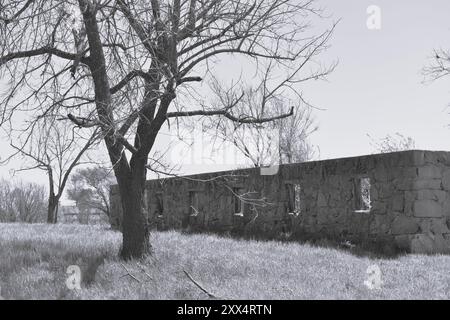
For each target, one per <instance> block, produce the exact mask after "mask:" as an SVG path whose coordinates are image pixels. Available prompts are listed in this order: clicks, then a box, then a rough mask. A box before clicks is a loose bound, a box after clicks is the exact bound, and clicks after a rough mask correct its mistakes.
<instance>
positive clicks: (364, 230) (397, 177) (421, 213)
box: [111, 150, 450, 253]
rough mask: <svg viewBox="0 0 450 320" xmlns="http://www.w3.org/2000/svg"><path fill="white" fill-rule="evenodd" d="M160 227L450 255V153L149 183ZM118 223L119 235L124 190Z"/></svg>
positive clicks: (115, 216)
mask: <svg viewBox="0 0 450 320" xmlns="http://www.w3.org/2000/svg"><path fill="white" fill-rule="evenodd" d="M145 199H146V203H145V206H146V207H145V212H146V213H147V217H148V223H149V224H150V225H151V226H152V227H153V228H156V229H159V230H166V229H179V230H183V229H189V230H194V231H199V232H219V233H227V234H231V235H238V236H244V235H246V236H258V237H262V238H267V239H274V238H280V237H282V236H289V237H296V236H298V237H303V238H305V237H306V238H308V237H320V238H330V239H339V240H342V241H352V242H365V241H372V242H380V243H381V242H383V243H389V244H392V246H395V248H396V249H399V250H402V251H406V252H413V253H448V252H449V251H450V230H449V228H450V152H436V151H419V150H414V151H403V152H395V153H386V154H375V155H367V156H360V157H351V158H342V159H332V160H324V161H312V162H305V163H299V164H287V165H281V166H280V167H279V170H278V172H277V173H276V174H274V175H261V170H260V169H258V168H252V169H243V170H235V171H226V172H214V173H206V174H199V175H191V176H185V177H174V178H167V179H160V180H149V181H147V184H146V193H145ZM111 210H112V215H111V224H112V225H113V227H116V228H119V229H120V223H121V212H122V210H121V206H120V197H119V194H118V189H117V186H112V187H111Z"/></svg>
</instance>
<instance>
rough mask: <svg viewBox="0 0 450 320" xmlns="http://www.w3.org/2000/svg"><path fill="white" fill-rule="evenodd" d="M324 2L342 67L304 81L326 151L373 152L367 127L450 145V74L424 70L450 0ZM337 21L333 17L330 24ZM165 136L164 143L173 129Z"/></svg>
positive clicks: (378, 134) (430, 144) (186, 160)
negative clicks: (438, 76) (372, 11)
mask: <svg viewBox="0 0 450 320" xmlns="http://www.w3.org/2000/svg"><path fill="white" fill-rule="evenodd" d="M319 3H320V4H321V5H322V6H324V7H325V8H326V10H327V12H328V13H329V14H332V16H333V19H335V20H337V19H339V18H341V22H340V23H339V25H338V27H337V29H336V31H335V34H334V36H333V38H332V40H331V48H330V49H329V50H328V51H327V52H326V53H325V54H324V55H322V61H324V62H332V61H334V60H337V59H338V60H339V65H338V67H337V69H336V70H335V71H334V73H333V74H331V75H330V76H329V78H328V81H327V82H324V81H315V82H313V83H309V84H306V85H304V86H303V87H302V88H301V90H302V91H303V93H304V95H305V97H306V98H307V99H308V100H309V101H310V102H312V103H313V104H314V105H316V106H318V107H320V108H323V109H325V110H324V111H319V110H317V111H314V114H315V117H316V119H317V122H318V123H319V126H320V128H319V131H318V132H316V133H315V134H314V135H313V136H312V137H311V141H312V143H313V144H316V145H318V146H319V147H320V158H321V159H327V158H338V157H345V156H354V155H362V154H369V153H372V152H373V151H374V150H373V147H372V146H371V145H370V139H369V138H368V137H367V134H370V135H371V136H372V137H373V138H375V139H378V138H382V137H384V136H386V135H387V134H394V133H396V132H400V133H401V134H403V135H405V136H411V137H412V138H414V139H415V141H416V147H417V149H427V150H450V139H449V138H450V130H449V128H448V127H447V125H448V124H450V116H449V115H448V110H447V105H448V103H449V102H450V78H449V79H443V80H440V81H439V82H434V83H431V84H427V85H425V84H423V83H422V80H423V79H422V75H421V69H422V68H423V66H425V65H426V64H427V63H428V62H429V61H430V60H429V57H431V56H432V54H433V49H435V48H449V49H450V41H448V39H449V38H450V20H449V19H448V13H449V12H450V1H448V0H431V1H419V0H414V1H411V0H409V1H408V0H379V1H375V0H373V1H366V0H339V1H335V0H320V1H319ZM369 5H377V6H379V7H380V9H381V29H380V30H369V29H368V28H367V26H366V20H367V18H368V14H367V13H366V9H367V7H368V6H369ZM330 22H331V21H330V20H328V21H325V22H324V25H323V26H322V27H323V28H325V27H327V26H329V25H330ZM229 67H230V66H229V65H228V66H225V68H229ZM159 140H160V141H159V144H163V143H164V142H165V141H167V137H166V138H164V136H162V137H161V139H159ZM7 146H8V142H7V141H3V142H2V143H0V148H3V150H5V151H6V150H7ZM194 150H195V149H194ZM202 151H203V153H204V155H203V156H201V155H200V153H201V152H202ZM177 152H178V151H177ZM177 152H176V153H177ZM1 154H4V152H2V153H1ZM226 156H228V160H227V161H223V160H221V159H223V158H218V157H217V156H212V155H211V154H210V152H209V151H208V150H207V149H205V150H199V149H196V150H195V151H193V152H191V153H189V154H184V155H183V154H178V153H177V155H176V158H177V159H180V158H182V162H181V163H182V164H183V166H182V171H183V172H184V173H194V172H205V171H215V170H224V169H227V168H232V167H236V161H237V162H239V161H240V160H236V159H234V158H233V155H232V152H226ZM192 157H195V158H196V161H193V160H192ZM194 160H195V159H194ZM17 165H18V164H17V163H14V164H12V165H9V166H5V167H1V168H0V175H1V176H4V177H9V172H8V170H9V169H11V167H13V166H17ZM20 177H21V178H24V179H26V180H33V181H36V182H42V183H46V176H45V175H43V174H42V173H39V172H27V173H26V174H21V175H20Z"/></svg>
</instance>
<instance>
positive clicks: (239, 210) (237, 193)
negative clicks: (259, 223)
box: [233, 188, 244, 216]
mask: <svg viewBox="0 0 450 320" xmlns="http://www.w3.org/2000/svg"><path fill="white" fill-rule="evenodd" d="M242 194H243V189H242V188H233V202H234V215H236V216H242V215H244V210H243V208H244V206H243V204H242V198H241V197H242Z"/></svg>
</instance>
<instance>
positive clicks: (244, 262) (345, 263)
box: [0, 224, 450, 299]
mask: <svg viewBox="0 0 450 320" xmlns="http://www.w3.org/2000/svg"><path fill="white" fill-rule="evenodd" d="M120 240H121V235H120V233H117V232H113V231H109V230H105V229H104V228H102V227H93V226H80V225H56V226H52V225H44V224H33V225H26V224H0V286H1V295H2V296H3V297H4V298H6V299H207V298H208V295H206V294H205V293H204V292H202V291H201V290H200V289H199V288H198V287H196V286H195V284H194V283H193V282H192V281H191V280H189V279H188V277H187V276H186V274H185V273H184V271H186V272H188V274H189V275H191V276H192V278H193V279H195V281H197V282H198V283H199V284H200V285H201V286H202V287H204V288H205V289H207V290H208V291H209V292H211V293H213V294H214V295H216V296H218V297H220V298H224V299H380V298H381V299H383V298H385V299H449V298H450V272H449V267H450V256H442V255H436V256H424V255H408V256H402V257H398V258H396V259H373V258H367V257H358V256H354V255H351V254H349V253H347V252H344V251H340V250H337V249H331V248H320V247H314V246H310V245H305V244H296V243H281V242H257V241H244V240H233V239H227V238H219V237H216V236H211V235H183V234H180V233H177V232H157V233H153V234H152V239H151V240H152V243H153V245H154V248H155V252H154V255H153V256H151V257H148V258H146V259H144V260H142V261H132V262H128V263H122V262H121V261H120V260H118V259H117V258H116V256H117V252H118V250H119V246H120ZM73 264H77V265H79V266H80V268H81V269H82V271H83V273H84V280H83V282H82V284H81V290H69V289H67V287H66V285H65V282H66V279H67V277H68V275H67V274H66V270H67V267H68V266H69V265H73ZM372 264H377V265H378V266H379V267H380V268H381V271H382V281H383V285H382V288H381V289H380V290H369V289H368V288H367V287H366V286H365V285H364V281H365V280H366V279H367V277H368V275H367V274H366V270H367V267H368V266H370V265H372Z"/></svg>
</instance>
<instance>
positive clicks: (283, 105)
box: [209, 68, 332, 167]
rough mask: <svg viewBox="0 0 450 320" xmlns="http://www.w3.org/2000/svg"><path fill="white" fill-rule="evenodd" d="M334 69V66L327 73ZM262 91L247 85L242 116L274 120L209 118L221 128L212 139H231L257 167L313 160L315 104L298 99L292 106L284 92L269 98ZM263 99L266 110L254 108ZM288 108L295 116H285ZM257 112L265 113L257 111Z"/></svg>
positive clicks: (228, 140)
mask: <svg viewBox="0 0 450 320" xmlns="http://www.w3.org/2000/svg"><path fill="white" fill-rule="evenodd" d="M331 70H332V68H331V69H329V70H326V72H327V73H328V72H331ZM322 76H324V73H322ZM263 90H265V91H267V89H263ZM218 91H219V92H218V95H219V96H220V95H223V94H224V93H223V92H220V89H218ZM261 91H262V90H261V88H257V89H253V88H252V87H249V88H247V90H246V91H245V95H244V98H243V101H242V103H241V104H240V105H239V106H238V108H239V112H240V114H242V115H248V116H251V117H259V118H261V117H267V118H272V119H275V120H273V121H270V122H267V123H261V124H245V123H244V124H242V123H235V122H230V121H222V122H219V123H218V124H217V123H215V122H213V121H211V120H210V124H209V125H210V126H212V127H216V128H217V129H218V130H217V131H216V133H217V134H216V135H214V136H213V140H216V139H217V138H221V140H222V141H227V142H231V143H232V144H233V145H234V147H236V148H237V150H239V151H240V152H241V153H242V154H243V155H244V156H245V157H246V158H247V159H248V160H249V161H250V163H251V164H252V165H253V166H254V167H261V166H268V165H272V164H283V163H296V162H304V161H308V160H311V159H312V158H313V157H314V155H315V150H314V148H313V146H312V145H311V144H310V142H309V140H308V138H309V136H310V135H311V134H312V133H313V132H315V131H316V130H317V129H318V127H317V126H316V125H315V124H314V118H313V117H312V113H311V109H312V107H311V106H308V105H305V106H304V107H302V106H301V104H303V103H302V101H301V100H300V101H297V102H296V104H295V106H290V105H291V104H290V103H289V102H290V101H289V100H287V99H286V98H285V97H283V96H281V95H280V96H278V95H277V96H274V97H273V98H271V99H267V97H266V96H265V95H264V93H262V92H261ZM264 100H266V101H265V102H264V104H265V108H264V109H262V108H255V107H254V106H255V105H261V104H262V103H263V101H264ZM267 100H268V101H267ZM287 106H288V107H287ZM289 106H290V107H289ZM289 108H291V110H292V115H291V116H290V117H283V116H282V115H283V114H284V112H285V110H286V109H289ZM255 112H259V113H263V114H254V113H255Z"/></svg>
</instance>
